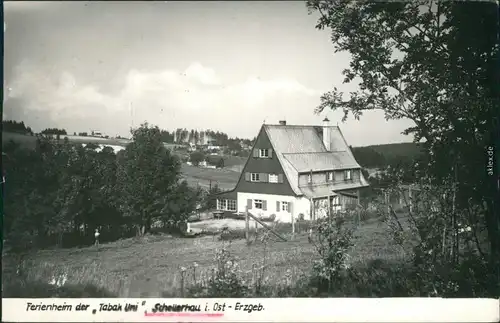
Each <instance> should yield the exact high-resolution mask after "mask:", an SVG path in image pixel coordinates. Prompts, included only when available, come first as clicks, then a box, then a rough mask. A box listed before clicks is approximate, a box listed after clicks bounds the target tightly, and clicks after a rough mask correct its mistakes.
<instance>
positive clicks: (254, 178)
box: [250, 173, 260, 182]
mask: <svg viewBox="0 0 500 323" xmlns="http://www.w3.org/2000/svg"><path fill="white" fill-rule="evenodd" d="M250 180H251V181H252V182H259V181H260V176H259V173H252V174H250Z"/></svg>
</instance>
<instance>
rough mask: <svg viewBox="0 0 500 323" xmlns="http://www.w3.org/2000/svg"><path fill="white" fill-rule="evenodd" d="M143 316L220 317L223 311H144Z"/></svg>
mask: <svg viewBox="0 0 500 323" xmlns="http://www.w3.org/2000/svg"><path fill="white" fill-rule="evenodd" d="M144 316H159V317H162V316H163V317H165V316H182V317H221V316H224V313H184V312H167V313H144Z"/></svg>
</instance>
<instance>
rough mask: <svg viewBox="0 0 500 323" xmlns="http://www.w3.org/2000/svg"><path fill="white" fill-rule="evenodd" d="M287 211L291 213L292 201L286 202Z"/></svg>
mask: <svg viewBox="0 0 500 323" xmlns="http://www.w3.org/2000/svg"><path fill="white" fill-rule="evenodd" d="M288 212H289V213H292V214H293V203H292V202H288Z"/></svg>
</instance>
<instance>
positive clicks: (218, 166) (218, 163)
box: [217, 158, 224, 168]
mask: <svg viewBox="0 0 500 323" xmlns="http://www.w3.org/2000/svg"><path fill="white" fill-rule="evenodd" d="M217 168H224V158H221V159H219V161H218V162H217Z"/></svg>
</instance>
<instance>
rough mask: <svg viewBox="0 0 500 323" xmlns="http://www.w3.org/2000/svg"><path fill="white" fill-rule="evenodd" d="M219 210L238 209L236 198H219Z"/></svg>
mask: <svg viewBox="0 0 500 323" xmlns="http://www.w3.org/2000/svg"><path fill="white" fill-rule="evenodd" d="M217 210H221V211H236V200H224V199H218V200H217Z"/></svg>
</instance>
